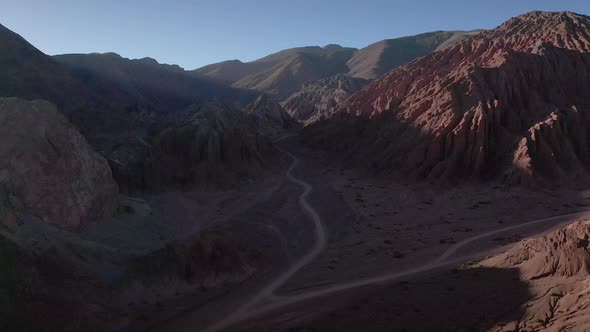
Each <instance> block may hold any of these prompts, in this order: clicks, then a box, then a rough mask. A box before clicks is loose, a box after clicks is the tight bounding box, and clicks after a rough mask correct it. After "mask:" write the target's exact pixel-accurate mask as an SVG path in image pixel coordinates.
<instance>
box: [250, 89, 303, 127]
mask: <svg viewBox="0 0 590 332" xmlns="http://www.w3.org/2000/svg"><path fill="white" fill-rule="evenodd" d="M243 112H244V113H246V114H247V115H249V117H250V118H251V120H252V121H253V122H254V123H253V124H254V126H255V127H256V129H257V130H258V131H259V132H261V133H263V134H265V135H267V136H269V137H278V136H280V135H282V134H285V131H286V130H288V129H293V128H295V127H296V126H297V122H296V121H295V120H294V119H293V118H292V117H291V115H289V114H288V113H287V112H286V111H285V109H283V107H281V105H279V104H278V103H277V102H275V101H273V100H271V99H270V98H269V97H267V96H266V95H261V96H260V97H258V98H257V99H256V100H255V101H254V102H253V103H251V104H249V105H247V106H246V107H245V108H244V109H243Z"/></svg>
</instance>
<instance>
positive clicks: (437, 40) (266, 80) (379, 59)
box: [194, 31, 478, 98]
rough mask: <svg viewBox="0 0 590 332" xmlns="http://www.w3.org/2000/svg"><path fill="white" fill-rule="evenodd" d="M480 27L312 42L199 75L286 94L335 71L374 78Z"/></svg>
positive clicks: (215, 66)
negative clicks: (355, 41) (347, 42)
mask: <svg viewBox="0 0 590 332" xmlns="http://www.w3.org/2000/svg"><path fill="white" fill-rule="evenodd" d="M477 32H478V31H470V32H462V31H454V32H444V31H437V32H432V33H427V34H422V35H418V36H412V37H404V38H398V39H391V40H384V41H381V42H378V43H376V44H373V45H370V46H368V47H366V48H364V49H361V50H357V49H354V48H349V47H342V46H340V45H334V44H332V45H327V46H324V47H319V46H309V47H298V48H292V49H287V50H283V51H280V52H277V53H274V54H271V55H269V56H266V57H264V58H261V59H258V60H255V61H252V62H247V63H243V62H241V61H239V60H231V61H224V62H220V63H216V64H211V65H208V66H205V67H202V68H199V69H196V70H195V71H194V73H195V74H198V75H203V76H207V77H211V78H213V79H216V80H220V81H223V82H226V83H229V84H232V85H233V86H234V87H238V88H246V89H254V90H259V91H263V92H266V93H270V94H273V95H278V96H279V97H280V98H286V97H288V96H289V95H290V94H292V93H294V92H296V91H297V90H299V89H300V88H301V86H302V84H303V83H305V82H308V81H315V80H320V79H324V78H327V77H330V76H334V75H336V74H349V75H351V76H353V77H360V78H365V79H373V78H376V77H377V76H379V75H381V74H383V73H385V72H387V71H389V70H391V69H393V68H395V67H397V66H400V65H402V64H405V63H407V62H409V61H411V60H413V59H415V58H416V57H419V56H423V55H426V54H428V53H430V52H432V51H434V50H435V49H437V48H438V47H440V48H444V47H448V46H450V45H452V44H453V43H456V42H459V41H461V40H463V39H466V38H468V37H471V36H472V35H475V34H477Z"/></svg>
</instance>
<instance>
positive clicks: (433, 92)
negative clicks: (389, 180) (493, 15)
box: [307, 12, 590, 184]
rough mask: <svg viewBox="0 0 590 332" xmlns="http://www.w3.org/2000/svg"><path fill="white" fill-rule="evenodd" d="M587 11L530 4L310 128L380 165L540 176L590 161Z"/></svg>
mask: <svg viewBox="0 0 590 332" xmlns="http://www.w3.org/2000/svg"><path fill="white" fill-rule="evenodd" d="M589 28H590V18H589V17H587V16H583V15H578V14H573V13H568V12H562V13H548V12H531V13H529V14H526V15H523V16H520V17H516V18H513V19H511V20H509V21H507V22H506V23H504V24H502V25H501V26H499V27H498V28H496V29H493V30H491V31H487V32H483V33H481V34H478V35H477V36H475V37H474V38H472V39H470V40H468V41H465V42H462V43H460V44H457V45H455V46H453V47H449V48H446V49H445V50H442V51H438V52H435V53H433V54H431V55H428V56H425V57H423V58H419V59H417V60H415V61H413V62H411V63H410V64H408V65H405V66H403V67H400V68H398V69H395V70H393V71H391V72H389V73H388V74H386V75H384V76H383V77H381V78H380V79H378V80H376V81H374V82H372V83H371V84H370V85H368V86H367V87H365V88H364V89H363V90H361V91H360V92H358V93H356V94H355V95H353V96H352V97H351V98H349V99H348V100H347V101H346V102H345V103H343V104H342V105H340V106H339V107H337V108H335V109H334V110H333V111H332V112H331V113H332V114H333V118H332V119H331V120H329V121H325V122H324V123H321V124H318V125H317V126H315V129H313V128H312V129H310V130H309V131H308V133H307V135H308V137H309V141H310V142H312V144H317V145H320V146H321V145H324V146H327V147H328V146H329V147H330V148H332V149H336V150H338V149H340V150H342V151H347V152H346V154H347V155H348V156H350V158H352V159H354V160H355V161H356V162H357V164H361V165H363V166H365V167H369V168H372V169H373V170H376V171H379V172H391V171H392V170H400V171H401V173H402V174H406V175H408V174H409V175H411V176H413V177H416V178H427V179H431V180H435V179H436V180H439V181H440V180H443V181H455V180H458V179H489V178H494V177H502V178H504V179H505V181H508V182H510V183H527V184H537V183H539V182H543V181H545V180H547V181H552V180H557V179H558V176H559V175H564V174H575V173H576V172H577V171H579V170H581V169H583V168H584V167H583V166H586V165H587V162H588V157H587V153H588V152H587V151H588V147H587V139H586V128H587V127H588V123H587V111H588V110H587V105H588V101H589V98H590V95H588V94H587V93H586V92H585V91H587V86H588V82H589V80H588V75H589V74H590V66H589V65H588V63H589V62H588V60H590V58H588V55H587V51H588V45H589V40H588V38H587V36H588V33H587V32H588V29H589Z"/></svg>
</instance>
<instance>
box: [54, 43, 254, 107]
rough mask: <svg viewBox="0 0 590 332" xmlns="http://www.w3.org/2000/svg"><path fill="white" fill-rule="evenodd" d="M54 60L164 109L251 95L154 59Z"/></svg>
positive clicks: (94, 57)
mask: <svg viewBox="0 0 590 332" xmlns="http://www.w3.org/2000/svg"><path fill="white" fill-rule="evenodd" d="M53 59H54V60H55V61H57V62H58V63H60V64H62V65H63V66H65V67H66V68H68V69H70V70H71V72H72V73H73V74H74V75H75V76H76V77H78V78H79V79H80V80H82V81H85V82H88V81H92V80H95V79H100V80H104V81H106V82H109V83H111V84H113V85H115V86H116V87H117V88H118V89H120V90H122V91H124V92H125V93H127V94H128V95H130V96H132V97H133V98H135V99H136V100H137V101H138V102H139V103H142V104H145V105H149V106H150V107H151V108H153V109H156V110H159V111H161V112H171V111H176V110H179V109H184V108H186V107H187V106H189V105H191V104H194V103H196V102H202V101H208V100H211V99H212V98H222V99H224V100H226V101H227V102H232V101H240V100H242V101H243V100H247V99H248V98H251V97H252V96H251V95H250V94H248V93H246V92H243V91H239V90H236V89H233V88H231V87H229V86H227V85H225V84H222V83H219V82H216V81H213V80H211V79H208V78H204V77H200V76H196V75H191V74H189V73H187V72H185V71H184V69H182V68H180V67H179V66H176V65H166V64H160V63H158V62H157V61H156V60H154V59H152V58H143V59H137V60H131V59H127V58H123V57H121V56H120V55H118V54H115V53H105V54H98V53H93V54H65V55H58V56H54V57H53Z"/></svg>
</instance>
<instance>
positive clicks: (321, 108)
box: [281, 74, 369, 124]
mask: <svg viewBox="0 0 590 332" xmlns="http://www.w3.org/2000/svg"><path fill="white" fill-rule="evenodd" d="M368 83H369V82H368V81H367V80H364V79H362V78H352V77H350V76H348V75H344V74H338V75H336V76H332V77H328V78H324V79H321V80H318V81H311V82H307V83H305V84H303V86H302V87H301V89H300V90H298V91H297V92H295V93H293V94H292V95H290V96H289V97H288V98H286V99H285V100H283V101H282V102H281V105H283V107H284V108H285V110H286V111H287V112H288V113H289V114H291V116H293V118H295V119H296V120H297V121H299V122H301V123H303V124H309V123H313V122H315V121H318V120H319V119H320V118H321V117H322V115H324V114H325V113H327V111H329V110H331V109H332V108H333V107H336V106H337V105H339V104H340V103H342V102H344V101H345V100H346V99H347V98H348V97H349V96H350V95H352V94H353V93H355V92H357V91H359V90H360V89H362V88H363V87H364V86H365V85H367V84H368Z"/></svg>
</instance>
